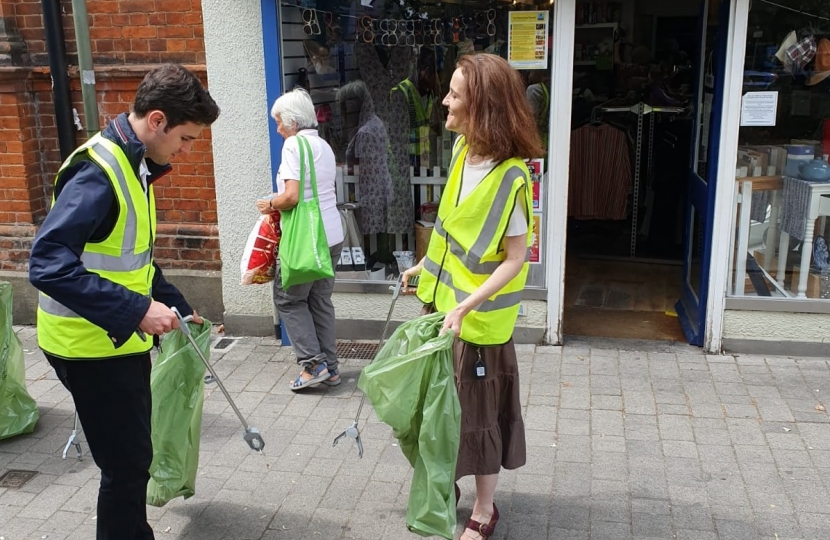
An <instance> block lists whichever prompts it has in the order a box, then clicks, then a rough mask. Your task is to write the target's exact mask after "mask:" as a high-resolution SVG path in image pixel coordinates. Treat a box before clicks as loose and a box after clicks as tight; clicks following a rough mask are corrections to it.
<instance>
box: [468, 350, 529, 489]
mask: <svg viewBox="0 0 830 540" xmlns="http://www.w3.org/2000/svg"><path fill="white" fill-rule="evenodd" d="M479 353H480V354H481V359H482V360H483V361H484V365H485V371H486V375H485V378H483V379H476V377H475V364H476V362H477V361H478V358H479ZM453 359H454V362H455V384H456V387H457V388H458V399H459V401H460V402H461V445H460V447H459V449H458V464H457V465H456V471H455V478H456V480H457V479H459V478H461V477H463V476H469V475H471V474H474V475H479V474H480V475H486V474H497V473H498V472H499V471H500V470H501V468H502V467H504V468H505V469H517V468H519V467H521V466H522V465H524V464H525V462H526V461H527V449H526V445H525V427H524V422H523V421H522V406H521V400H520V390H519V366H518V363H517V361H516V347H515V346H514V345H513V340H512V339H511V340H510V341H508V342H507V343H505V344H504V345H496V346H484V347H482V346H478V345H472V344H470V343H465V342H463V341H461V340H458V339H456V341H455V345H454V346H453Z"/></svg>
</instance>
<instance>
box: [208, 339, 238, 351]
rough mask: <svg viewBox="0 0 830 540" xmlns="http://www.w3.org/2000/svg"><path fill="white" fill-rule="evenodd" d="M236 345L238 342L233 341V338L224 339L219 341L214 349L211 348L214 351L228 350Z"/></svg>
mask: <svg viewBox="0 0 830 540" xmlns="http://www.w3.org/2000/svg"><path fill="white" fill-rule="evenodd" d="M234 343H236V340H235V339H233V338H222V339H220V340H219V341H217V342H216V343H215V344H214V345H213V347H211V348H213V349H227V348H228V347H230V346H231V345H233V344H234Z"/></svg>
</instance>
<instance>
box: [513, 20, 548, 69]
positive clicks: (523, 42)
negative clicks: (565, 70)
mask: <svg viewBox="0 0 830 540" xmlns="http://www.w3.org/2000/svg"><path fill="white" fill-rule="evenodd" d="M507 61H508V62H510V65H511V66H513V67H514V68H516V69H547V67H548V12H547V11H511V12H510V18H509V23H508V37H507Z"/></svg>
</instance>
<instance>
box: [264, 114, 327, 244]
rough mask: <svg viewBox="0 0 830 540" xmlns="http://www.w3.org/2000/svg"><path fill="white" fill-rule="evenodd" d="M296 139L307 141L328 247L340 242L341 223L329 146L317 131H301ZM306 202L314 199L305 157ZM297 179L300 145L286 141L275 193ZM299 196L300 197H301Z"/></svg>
mask: <svg viewBox="0 0 830 540" xmlns="http://www.w3.org/2000/svg"><path fill="white" fill-rule="evenodd" d="M297 135H301V136H303V137H305V138H306V140H307V141H308V144H309V146H311V153H312V154H313V155H314V172H315V173H316V175H317V196H318V197H319V198H320V213H321V214H322V216H323V226H324V227H325V229H326V239H327V240H328V243H329V247H331V246H334V245H337V244H339V243H340V242H342V241H343V224H342V222H341V221H340V212H338V210H337V195H336V194H335V189H334V179H335V176H336V175H337V164H336V161H335V159H334V152H333V151H332V149H331V146H329V144H328V143H327V142H326V141H324V140H323V139H321V138H320V136H319V135H318V134H317V130H316V129H303V130H301V131H300V132H299V133H297ZM305 172H306V174H305V200H308V199H310V198H312V197H313V196H314V192H313V191H312V189H311V172H310V171H309V167H308V156H306V171H305ZM299 179H300V143H299V141H298V140H297V137H289V138H287V139H286V140H285V143H284V144H283V146H282V163H281V164H280V168H279V171H277V193H278V194H281V193H283V192H285V181H286V180H299ZM300 195H301V196H302V194H300Z"/></svg>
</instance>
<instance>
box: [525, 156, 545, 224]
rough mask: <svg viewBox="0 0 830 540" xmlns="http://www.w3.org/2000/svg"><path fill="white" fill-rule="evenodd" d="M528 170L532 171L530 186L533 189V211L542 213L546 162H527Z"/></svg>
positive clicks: (540, 159)
mask: <svg viewBox="0 0 830 540" xmlns="http://www.w3.org/2000/svg"><path fill="white" fill-rule="evenodd" d="M527 170H528V171H530V185H531V186H532V187H533V211H534V212H541V211H542V182H543V181H544V178H545V174H544V172H542V171H544V170H545V160H544V159H542V158H539V159H532V160H530V161H528V162H527Z"/></svg>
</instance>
